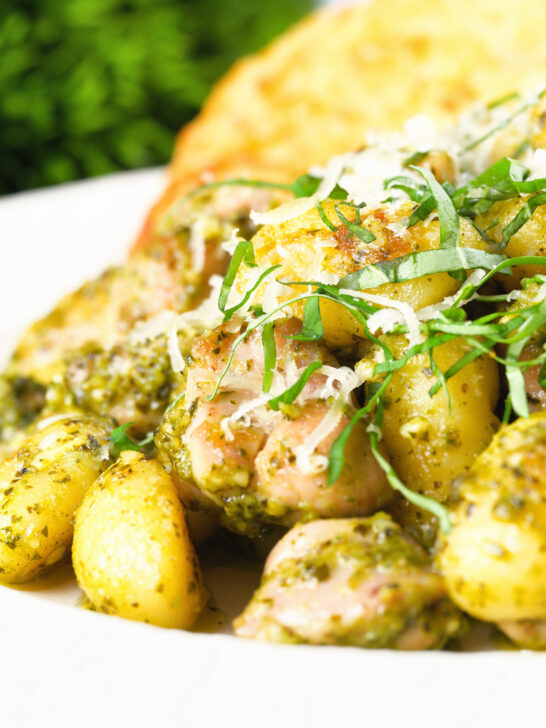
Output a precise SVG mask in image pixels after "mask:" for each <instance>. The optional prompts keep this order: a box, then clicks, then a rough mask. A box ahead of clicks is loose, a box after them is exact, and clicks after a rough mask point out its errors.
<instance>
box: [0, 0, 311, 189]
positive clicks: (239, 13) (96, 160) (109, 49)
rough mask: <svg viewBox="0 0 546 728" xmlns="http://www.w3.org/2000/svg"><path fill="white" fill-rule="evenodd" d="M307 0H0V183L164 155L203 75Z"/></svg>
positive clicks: (73, 174) (19, 184) (193, 104)
mask: <svg viewBox="0 0 546 728" xmlns="http://www.w3.org/2000/svg"><path fill="white" fill-rule="evenodd" d="M311 6H312V2H311V0H259V1H258V2H248V1H246V0H0V194H3V193H7V192H13V191H16V190H21V189H28V188H32V187H38V186H42V185H48V184H55V183H58V182H64V181H66V180H72V179H77V178H79V177H84V176H88V175H97V174H103V173H105V172H111V171H114V170H118V169H130V168H135V167H142V166H148V165H154V164H160V163H163V162H165V161H166V160H167V159H168V158H169V156H170V153H171V151H172V145H173V140H174V134H175V132H176V131H177V130H178V129H179V128H180V126H181V125H182V124H183V123H184V122H186V121H188V120H189V119H190V118H191V117H192V116H193V115H194V114H195V113H196V111H197V110H198V109H199V106H200V105H201V103H202V102H203V100H204V99H205V97H206V96H207V93H208V92H209V90H210V87H211V84H212V82H213V81H214V80H215V79H217V78H218V76H220V75H221V74H222V73H223V72H224V71H225V70H226V69H227V68H228V67H229V66H230V64H231V63H232V62H233V61H234V60H235V59H236V58H238V57H239V56H241V55H244V54H246V53H249V52H252V51H255V50H257V49H259V48H260V47H261V46H263V45H264V44H265V43H266V42H267V41H268V40H270V39H271V38H272V37H274V36H275V35H277V34H278V33H280V32H281V31H282V30H284V29H285V28H286V27H288V26H289V25H290V24H292V23H293V22H294V21H295V20H297V19H298V18H299V17H300V16H301V15H302V14H303V13H304V12H306V11H307V10H309V9H310V7H311Z"/></svg>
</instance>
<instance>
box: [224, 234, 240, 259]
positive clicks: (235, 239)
mask: <svg viewBox="0 0 546 728" xmlns="http://www.w3.org/2000/svg"><path fill="white" fill-rule="evenodd" d="M242 240H243V238H241V237H240V236H239V228H233V230H232V231H231V235H230V237H229V240H226V241H225V242H223V243H222V245H221V248H222V250H225V251H226V253H229V255H233V253H234V252H235V248H236V247H237V245H238V243H240V242H241V241H242Z"/></svg>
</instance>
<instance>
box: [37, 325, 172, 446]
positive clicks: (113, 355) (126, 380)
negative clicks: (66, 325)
mask: <svg viewBox="0 0 546 728" xmlns="http://www.w3.org/2000/svg"><path fill="white" fill-rule="evenodd" d="M176 379H177V375H176V374H175V373H174V371H173V369H172V365H171V361H170V357H169V353H168V348H167V341H166V337H165V336H159V337H157V338H155V339H152V340H150V341H147V342H145V343H142V344H139V343H135V344H132V343H131V342H130V341H129V340H126V341H123V342H122V343H119V344H116V345H115V346H113V347H112V349H110V350H108V351H102V350H95V351H91V352H89V353H86V354H81V355H79V356H76V357H74V358H73V359H72V360H71V361H69V363H68V365H67V368H66V372H65V374H64V376H63V377H62V378H61V377H57V378H56V381H54V382H53V383H52V384H51V385H50V387H49V389H48V392H47V402H48V408H49V409H50V410H52V411H54V412H60V411H63V409H66V408H69V409H71V410H72V409H74V408H75V409H77V410H81V411H83V412H86V413H90V414H97V415H107V416H109V417H112V418H113V419H115V420H116V421H117V422H118V423H119V424H120V425H122V424H126V423H129V422H131V423H133V426H132V433H133V434H134V435H135V436H138V437H144V436H145V435H146V433H147V432H149V431H150V430H153V429H154V428H155V427H157V425H158V424H159V422H160V419H161V416H162V415H163V412H164V411H165V408H166V407H167V404H168V401H169V395H170V392H171V387H172V386H173V383H174V382H176ZM57 380H60V381H57Z"/></svg>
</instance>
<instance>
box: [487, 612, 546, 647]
mask: <svg viewBox="0 0 546 728" xmlns="http://www.w3.org/2000/svg"><path fill="white" fill-rule="evenodd" d="M497 627H498V628H499V629H500V630H502V632H504V634H505V635H506V636H507V637H508V638H509V639H511V640H512V642H514V644H516V645H518V647H522V648H523V649H524V650H546V620H544V619H539V620H532V619H527V620H525V619H522V620H520V621H509V620H506V621H502V622H498V623H497Z"/></svg>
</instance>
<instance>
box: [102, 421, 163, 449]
mask: <svg viewBox="0 0 546 728" xmlns="http://www.w3.org/2000/svg"><path fill="white" fill-rule="evenodd" d="M132 424H133V423H132V422H127V423H126V424H125V425H120V426H119V427H116V428H115V429H113V430H112V433H111V435H110V442H111V443H112V453H113V455H114V457H116V458H117V457H118V456H119V454H120V453H121V452H122V451H123V450H137V451H139V452H140V451H142V450H144V449H145V448H147V447H148V446H149V445H151V444H152V443H153V441H154V435H153V432H149V433H148V434H147V435H146V437H145V438H144V439H143V440H141V441H140V442H135V441H134V440H133V439H132V438H130V437H129V435H128V434H127V429H128V428H129V427H131V425H132Z"/></svg>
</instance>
